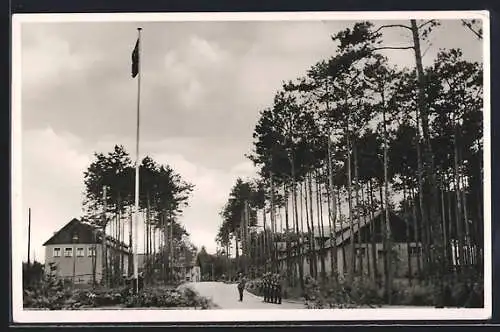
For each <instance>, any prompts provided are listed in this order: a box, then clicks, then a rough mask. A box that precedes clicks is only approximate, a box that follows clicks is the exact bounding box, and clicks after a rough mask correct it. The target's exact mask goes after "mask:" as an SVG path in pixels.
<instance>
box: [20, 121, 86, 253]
mask: <svg viewBox="0 0 500 332" xmlns="http://www.w3.org/2000/svg"><path fill="white" fill-rule="evenodd" d="M80 144H81V141H80V140H79V139H78V138H77V137H75V136H73V135H71V134H69V133H56V132H54V131H53V130H52V129H51V128H45V129H40V130H33V131H26V132H25V133H24V134H23V143H22V170H23V172H22V183H23V184H22V202H23V204H22V206H23V220H19V221H15V222H20V223H25V224H26V225H27V221H28V216H27V213H28V208H31V211H32V248H33V249H34V250H35V254H36V257H38V258H41V259H43V252H42V247H41V245H42V243H43V242H45V241H46V240H48V239H49V237H50V236H51V235H52V233H53V232H55V231H57V230H58V229H59V228H60V227H62V226H63V225H64V224H65V223H67V222H68V221H69V220H71V218H74V217H79V215H80V212H81V203H82V192H83V172H84V170H85V169H86V167H87V165H88V163H89V158H88V155H87V154H85V153H81V152H80V151H79V148H80V147H81V145H80ZM25 243H27V229H26V232H25ZM24 252H25V254H27V248H25V249H24Z"/></svg>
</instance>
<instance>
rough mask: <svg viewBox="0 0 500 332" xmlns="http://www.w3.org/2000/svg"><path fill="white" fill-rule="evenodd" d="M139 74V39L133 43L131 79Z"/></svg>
mask: <svg viewBox="0 0 500 332" xmlns="http://www.w3.org/2000/svg"><path fill="white" fill-rule="evenodd" d="M138 73H139V38H137V42H136V43H135V47H134V51H133V52H132V77H133V78H134V77H136V76H137V74H138Z"/></svg>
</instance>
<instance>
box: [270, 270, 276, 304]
mask: <svg viewBox="0 0 500 332" xmlns="http://www.w3.org/2000/svg"><path fill="white" fill-rule="evenodd" d="M276 300H277V297H276V275H275V274H273V275H272V276H271V303H276Z"/></svg>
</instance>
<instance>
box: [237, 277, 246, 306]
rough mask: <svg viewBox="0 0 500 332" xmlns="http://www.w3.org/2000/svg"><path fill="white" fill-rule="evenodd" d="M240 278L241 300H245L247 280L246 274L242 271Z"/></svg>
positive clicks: (239, 290) (239, 291)
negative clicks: (244, 292)
mask: <svg viewBox="0 0 500 332" xmlns="http://www.w3.org/2000/svg"><path fill="white" fill-rule="evenodd" d="M238 276H239V280H238V293H239V294H240V302H243V291H244V290H245V284H246V282H247V280H246V278H245V276H244V275H243V274H242V273H240V274H239V275H238Z"/></svg>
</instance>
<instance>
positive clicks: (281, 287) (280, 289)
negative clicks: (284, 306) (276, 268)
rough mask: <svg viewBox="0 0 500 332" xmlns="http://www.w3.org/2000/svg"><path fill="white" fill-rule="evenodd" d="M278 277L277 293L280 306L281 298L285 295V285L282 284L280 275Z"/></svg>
mask: <svg viewBox="0 0 500 332" xmlns="http://www.w3.org/2000/svg"><path fill="white" fill-rule="evenodd" d="M276 276H277V285H276V287H277V290H276V293H277V296H278V304H281V298H282V294H283V283H282V279H281V276H280V275H279V274H277V275H276Z"/></svg>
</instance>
